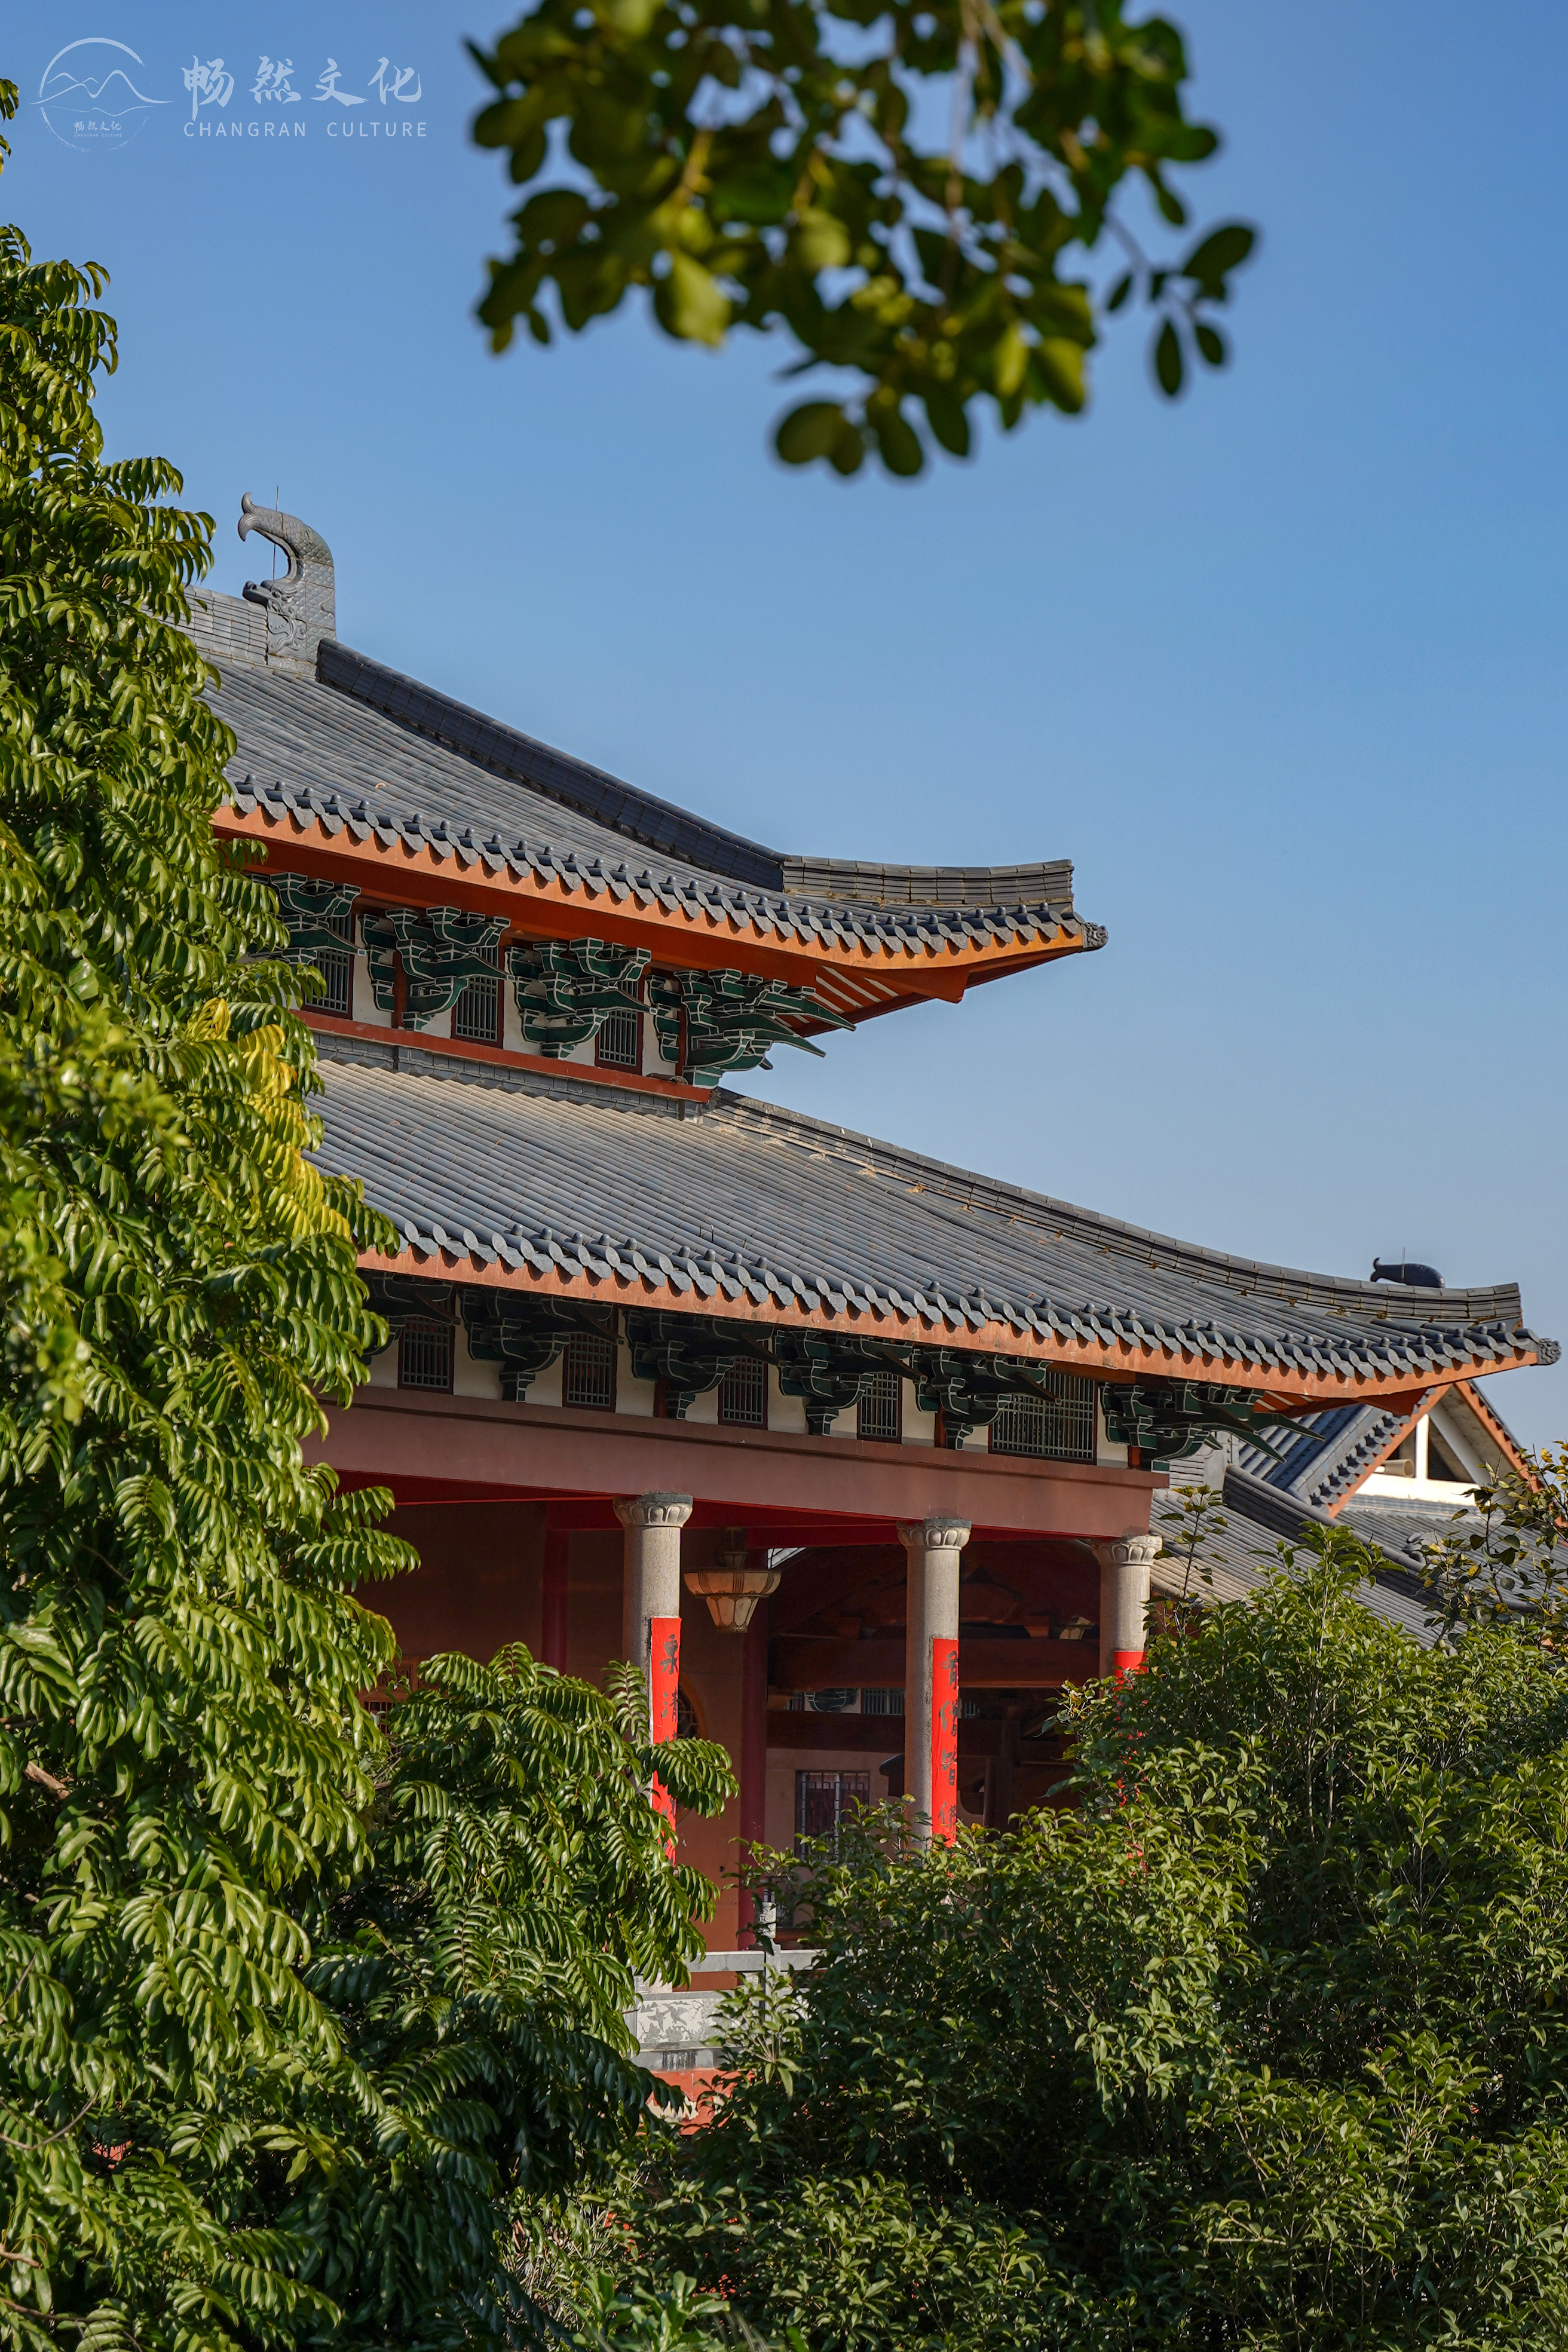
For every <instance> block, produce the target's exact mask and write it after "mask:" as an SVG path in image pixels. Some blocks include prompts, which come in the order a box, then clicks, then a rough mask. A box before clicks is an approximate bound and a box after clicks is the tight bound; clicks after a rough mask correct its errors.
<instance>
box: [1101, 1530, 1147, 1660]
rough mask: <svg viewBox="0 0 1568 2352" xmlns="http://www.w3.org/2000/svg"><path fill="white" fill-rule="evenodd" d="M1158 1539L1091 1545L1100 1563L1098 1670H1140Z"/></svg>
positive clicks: (1120, 1539) (1125, 1538)
mask: <svg viewBox="0 0 1568 2352" xmlns="http://www.w3.org/2000/svg"><path fill="white" fill-rule="evenodd" d="M1161 1540H1162V1539H1161V1538H1160V1537H1159V1536H1117V1537H1115V1538H1112V1539H1111V1540H1110V1541H1109V1542H1106V1543H1097V1544H1093V1545H1091V1546H1090V1549H1091V1550H1092V1551H1093V1553H1094V1556H1095V1558H1096V1559H1097V1560H1098V1561H1099V1562H1100V1673H1101V1674H1102V1675H1137V1674H1142V1671H1143V1654H1144V1651H1145V1649H1146V1647H1147V1641H1148V1637H1147V1635H1146V1633H1145V1632H1144V1618H1145V1614H1146V1612H1147V1611H1148V1607H1149V1570H1150V1566H1151V1564H1152V1561H1153V1559H1154V1557H1155V1554H1156V1553H1157V1552H1158V1551H1159V1549H1160V1547H1161Z"/></svg>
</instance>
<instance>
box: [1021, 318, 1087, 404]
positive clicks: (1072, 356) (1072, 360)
mask: <svg viewBox="0 0 1568 2352" xmlns="http://www.w3.org/2000/svg"><path fill="white" fill-rule="evenodd" d="M1084 356H1085V355H1084V350H1083V346H1082V344H1081V343H1072V342H1067V341H1064V340H1063V339H1062V338H1061V337H1060V336H1058V335H1047V336H1046V337H1045V338H1044V339H1043V341H1040V342H1038V343H1037V344H1036V346H1035V350H1034V354H1033V366H1034V368H1035V370H1036V371H1037V373H1038V375H1039V378H1040V382H1041V387H1042V389H1043V391H1044V394H1045V396H1046V397H1047V399H1048V400H1050V401H1052V402H1053V403H1054V404H1055V405H1056V406H1057V407H1058V408H1060V409H1063V410H1065V411H1066V413H1067V414H1068V415H1069V416H1076V415H1078V412H1079V409H1080V408H1081V407H1082V406H1083V404H1084V402H1085V400H1086V399H1087V397H1088V388H1087V386H1086V385H1085V383H1084V380H1083V369H1084Z"/></svg>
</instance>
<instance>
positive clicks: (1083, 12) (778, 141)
mask: <svg viewBox="0 0 1568 2352" xmlns="http://www.w3.org/2000/svg"><path fill="white" fill-rule="evenodd" d="M474 56H475V58H477V60H478V62H479V66H480V67H481V68H482V70H483V71H484V72H485V73H486V74H487V75H488V77H489V79H490V81H491V83H492V84H493V86H494V88H495V89H496V91H497V92H498V96H497V97H496V99H495V100H494V102H493V103H492V104H490V105H489V106H487V107H486V108H485V109H484V110H482V111H481V113H480V114H479V118H478V120H477V121H476V123H475V126H474V136H475V138H476V140H477V141H478V142H479V145H480V146H483V147H491V148H500V149H503V150H505V151H506V152H507V154H508V156H509V160H510V173H511V177H512V180H513V181H514V183H516V184H518V185H519V186H529V185H532V184H534V183H542V184H540V185H538V186H537V187H535V188H534V193H532V194H531V195H530V196H529V197H528V199H527V201H526V202H525V203H524V204H523V205H521V207H520V209H519V210H518V211H517V212H516V213H515V214H514V215H512V223H513V226H514V229H515V231H516V241H515V246H514V249H513V251H512V253H511V254H510V257H507V258H506V259H505V260H503V261H492V262H491V264H490V284H489V291H488V292H487V293H486V295H485V296H484V299H482V301H481V302H480V304H479V317H480V319H481V320H482V321H483V322H484V324H485V325H486V326H488V327H489V330H490V336H491V341H492V343H493V344H494V346H495V347H496V348H497V349H498V350H500V349H503V348H504V347H505V346H506V345H507V343H509V342H510V340H511V337H512V334H513V331H514V330H515V326H516V323H517V321H518V320H520V319H521V320H526V322H527V325H528V327H529V330H530V331H531V334H532V335H533V336H534V338H535V339H536V341H540V342H548V341H550V338H551V332H552V327H551V318H550V312H549V310H548V309H547V308H546V306H545V302H544V299H543V298H544V296H545V294H546V292H547V290H548V289H551V288H553V291H554V308H555V312H556V315H557V317H558V319H559V320H560V323H561V324H562V325H563V326H564V327H566V328H567V329H569V330H571V331H574V332H576V331H581V330H582V329H584V328H585V327H586V326H587V325H588V324H589V323H590V321H591V320H594V319H595V318H599V317H602V316H604V315H605V314H606V313H607V312H610V311H613V310H616V309H617V308H618V307H619V306H620V304H621V303H622V302H623V300H624V299H626V296H627V295H628V294H629V293H631V292H632V291H633V289H638V288H640V289H644V290H646V292H647V295H648V297H649V299H650V302H651V306H652V310H653V314H654V316H655V318H656V319H657V320H658V323H659V325H660V326H661V327H662V328H663V329H664V330H665V331H666V332H667V333H668V334H669V335H672V336H675V337H676V338H678V339H679V340H681V341H689V342H698V343H705V344H709V345H718V344H721V343H722V342H723V341H725V339H726V337H727V335H728V334H729V333H730V331H731V329H733V328H737V327H744V328H751V329H754V330H756V331H760V332H763V333H772V332H774V331H778V332H780V333H782V334H783V335H784V337H786V338H787V339H788V341H789V342H790V344H791V345H792V346H793V348H794V351H795V353H796V354H797V356H796V358H795V362H794V364H792V365H789V366H787V367H786V369H785V373H787V374H790V375H795V374H798V373H802V372H803V371H805V370H809V369H812V368H815V367H826V368H829V369H832V370H834V371H836V372H837V377H838V379H839V385H838V388H837V389H836V390H834V391H833V392H831V393H830V394H828V395H827V396H826V397H824V398H821V399H816V400H811V401H807V402H805V404H802V405H801V406H798V407H796V408H794V409H792V410H791V411H790V412H789V414H788V415H786V416H785V417H784V419H783V421H782V423H781V424H780V425H779V426H778V429H777V433H776V436H775V446H776V447H777V450H778V453H779V455H780V457H783V458H784V460H785V461H786V463H788V464H791V465H805V464H809V463H811V462H812V461H814V460H816V459H820V460H822V461H823V462H824V463H825V464H826V465H828V466H830V467H833V468H835V470H836V471H837V472H838V473H840V474H853V473H855V472H857V471H858V469H859V467H860V466H861V465H862V463H863V462H864V459H865V457H866V455H867V453H868V450H871V449H875V451H876V452H877V454H878V455H879V457H880V459H881V461H882V464H883V465H884V466H885V467H887V468H888V470H889V472H890V473H893V474H898V475H910V474H917V473H919V472H920V471H921V467H922V466H923V464H924V462H925V457H926V445H925V443H924V441H923V439H922V436H921V429H920V427H921V424H922V423H923V425H925V427H926V428H927V429H929V432H930V434H931V437H932V438H933V439H934V440H935V441H936V442H937V443H938V444H939V445H940V446H942V448H943V449H945V450H947V451H949V452H950V453H951V454H952V455H953V456H954V457H964V456H967V455H968V453H969V450H970V447H971V444H972V438H973V414H974V412H975V410H976V408H977V405H978V404H980V403H982V402H984V401H989V402H990V403H991V404H992V405H993V407H994V411H995V414H996V416H997V417H998V419H999V421H1000V423H1001V424H1002V425H1003V426H1004V428H1005V429H1007V430H1011V429H1012V428H1013V427H1014V426H1015V425H1017V424H1018V423H1019V422H1020V420H1021V419H1022V418H1023V417H1024V416H1025V415H1026V414H1027V413H1028V412H1029V411H1030V410H1031V409H1033V408H1037V407H1042V406H1047V407H1054V408H1056V409H1058V410H1061V411H1064V412H1066V413H1067V414H1068V415H1073V414H1076V413H1077V412H1078V410H1079V409H1080V408H1081V407H1082V406H1083V404H1084V402H1085V400H1086V399H1087V397H1088V383H1087V376H1086V362H1087V359H1088V355H1089V352H1090V351H1091V350H1092V349H1093V347H1094V345H1095V344H1096V342H1097V341H1098V340H1099V335H1100V321H1101V320H1102V319H1103V317H1104V316H1105V315H1106V314H1107V313H1109V312H1111V311H1115V310H1120V309H1121V306H1122V305H1123V304H1124V303H1125V302H1127V301H1128V300H1129V299H1131V298H1132V297H1133V296H1134V295H1136V296H1138V297H1140V298H1141V299H1142V301H1143V302H1144V303H1145V304H1146V305H1147V306H1148V307H1149V309H1150V310H1151V312H1152V320H1153V326H1152V341H1151V358H1152V365H1153V373H1154V377H1155V381H1156V383H1158V385H1159V387H1160V389H1161V390H1162V391H1163V393H1165V394H1167V395H1169V396H1174V395H1175V394H1177V393H1179V392H1180V391H1181V389H1182V387H1183V384H1184V382H1185V381H1186V378H1187V376H1188V374H1189V373H1190V371H1191V367H1192V364H1193V362H1194V360H1197V361H1201V362H1203V363H1204V364H1205V365H1207V366H1209V367H1220V366H1223V365H1224V364H1225V362H1226V359H1227V357H1228V352H1229V347H1228V344H1227V342H1226V337H1225V335H1224V333H1223V331H1222V330H1221V328H1220V326H1219V324H1218V321H1217V318H1216V316H1215V313H1216V311H1217V310H1220V309H1221V308H1223V306H1224V305H1225V304H1226V302H1227V301H1228V300H1229V299H1230V293H1231V281H1232V277H1233V273H1234V272H1235V271H1236V270H1237V268H1239V267H1240V265H1241V264H1242V263H1243V262H1245V261H1246V259H1247V256H1248V254H1249V253H1250V252H1251V250H1252V247H1253V244H1254V242H1255V236H1254V232H1253V230H1252V229H1250V228H1249V227H1247V226H1245V225H1244V224H1243V223H1240V222H1236V221H1231V222H1226V223H1223V224H1222V225H1220V226H1217V227H1215V228H1213V229H1210V230H1209V231H1207V232H1206V233H1205V234H1204V235H1202V236H1197V237H1195V238H1191V239H1188V240H1185V241H1184V243H1183V244H1182V245H1181V247H1178V248H1177V249H1176V250H1173V251H1172V252H1170V253H1169V254H1168V255H1166V256H1164V257H1161V258H1155V257H1152V256H1151V255H1149V254H1148V253H1146V252H1145V251H1144V249H1143V247H1142V244H1141V243H1140V242H1139V241H1138V239H1137V238H1136V237H1135V236H1134V235H1133V233H1132V229H1131V226H1130V224H1129V221H1128V219H1127V216H1126V210H1127V208H1126V205H1125V202H1124V199H1125V197H1126V194H1127V193H1128V184H1129V182H1132V183H1135V184H1136V183H1141V184H1142V186H1143V188H1144V189H1145V191H1146V192H1147V194H1148V195H1149V196H1150V197H1151V198H1152V203H1153V206H1154V208H1155V209H1156V210H1157V212H1158V214H1159V215H1160V217H1161V219H1162V221H1163V223H1165V224H1166V225H1167V226H1169V227H1171V228H1178V229H1179V228H1181V227H1183V226H1184V224H1185V222H1186V219H1187V211H1186V206H1185V204H1184V201H1183V199H1182V197H1181V196H1180V195H1179V194H1178V193H1177V191H1176V189H1175V187H1174V185H1173V180H1172V173H1173V171H1175V170H1177V169H1178V168H1180V167H1182V166H1184V165H1189V164H1194V163H1202V162H1203V161H1204V160H1205V158H1206V157H1207V156H1209V155H1212V154H1213V153H1214V152H1215V148H1216V147H1217V145H1218V139H1217V136H1216V134H1215V131H1213V130H1211V129H1209V128H1208V127H1206V126H1205V125H1203V124H1200V123H1195V122H1194V121H1190V120H1189V119H1188V117H1187V115H1186V113H1185V111H1184V93H1185V84H1186V81H1187V71H1188V69H1187V60H1186V52H1185V48H1184V44H1183V40H1182V37H1181V35H1180V34H1179V33H1178V31H1177V30H1176V28H1175V26H1173V25H1171V24H1169V23H1167V22H1166V21H1165V20H1164V19H1163V18H1161V17H1151V18H1149V19H1147V20H1146V21H1144V22H1143V23H1142V24H1132V23H1130V22H1129V21H1128V18H1127V16H1126V14H1125V12H1124V10H1123V8H1122V6H1121V4H1120V0H591V5H586V6H584V5H579V0H536V5H534V6H532V7H531V8H530V9H529V10H528V11H527V12H526V14H525V15H524V16H522V17H521V20H520V22H519V23H518V24H517V25H515V26H513V27H512V28H511V30H510V32H508V33H506V34H504V35H503V36H502V37H501V38H500V40H498V41H497V42H496V43H495V45H494V47H491V48H489V49H487V50H480V49H478V48H476V49H475V50H474ZM552 123H562V124H564V125H565V127H566V128H565V146H566V150H567V153H566V154H565V155H563V153H562V152H561V149H560V147H559V146H552V139H551V125H552ZM568 158H569V160H568ZM573 166H575V169H574V168H573ZM552 173H553V176H552ZM1107 247H1111V248H1113V249H1114V251H1115V254H1116V260H1115V262H1114V264H1113V268H1112V271H1111V272H1109V273H1108V272H1106V271H1104V270H1100V272H1099V273H1098V277H1099V279H1100V280H1103V281H1105V282H1103V283H1101V282H1097V278H1096V275H1095V274H1093V272H1092V270H1091V264H1092V263H1093V262H1094V261H1095V260H1096V259H1097V257H1099V256H1100V254H1101V253H1102V252H1103V251H1104V250H1105V249H1106V248H1107ZM846 377H847V379H848V383H847V388H846V387H845V386H844V381H843V380H844V379H845V378H846Z"/></svg>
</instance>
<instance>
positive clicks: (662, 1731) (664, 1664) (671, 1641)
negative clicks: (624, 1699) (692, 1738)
mask: <svg viewBox="0 0 1568 2352" xmlns="http://www.w3.org/2000/svg"><path fill="white" fill-rule="evenodd" d="M647 1695H648V1715H649V1718H650V1725H649V1727H650V1729H651V1731H652V1734H653V1744H654V1746H655V1747H656V1748H658V1747H660V1746H662V1744H663V1742H664V1741H665V1740H667V1739H673V1738H675V1737H676V1735H677V1734H678V1733H679V1729H680V1620H679V1617H652V1618H650V1619H649V1620H648V1674H647ZM648 1797H649V1800H650V1801H651V1803H652V1805H653V1809H654V1811H655V1812H656V1813H662V1814H663V1815H664V1817H665V1819H666V1821H668V1823H669V1828H670V1835H671V1839H672V1841H673V1837H674V1832H675V1803H674V1800H673V1799H672V1798H671V1796H670V1794H669V1791H668V1790H667V1789H666V1787H665V1785H664V1783H663V1781H662V1780H660V1779H659V1778H658V1774H657V1773H655V1775H654V1779H653V1785H652V1787H651V1788H650V1789H649V1790H648ZM669 1852H670V1853H671V1854H673V1853H674V1852H675V1847H674V1844H673V1843H671V1845H670V1847H669Z"/></svg>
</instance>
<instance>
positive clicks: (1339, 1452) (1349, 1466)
mask: <svg viewBox="0 0 1568 2352" xmlns="http://www.w3.org/2000/svg"><path fill="white" fill-rule="evenodd" d="M1400 1419H1401V1416H1400V1415H1399V1414H1398V1413H1394V1412H1384V1409H1383V1407H1382V1406H1381V1405H1373V1404H1351V1405H1337V1406H1335V1407H1333V1408H1332V1410H1331V1411H1330V1412H1319V1413H1313V1414H1312V1415H1311V1416H1310V1418H1309V1419H1308V1420H1306V1421H1304V1422H1303V1423H1301V1425H1300V1429H1298V1430H1292V1431H1283V1430H1276V1431H1272V1432H1270V1439H1271V1442H1272V1443H1273V1444H1274V1449H1275V1455H1274V1456H1271V1455H1269V1454H1265V1453H1264V1452H1263V1451H1262V1449H1261V1448H1260V1447H1258V1446H1256V1445H1247V1446H1244V1447H1243V1448H1242V1453H1241V1467H1242V1468H1243V1469H1244V1470H1246V1471H1249V1472H1250V1473H1251V1475H1253V1476H1254V1477H1255V1478H1260V1479H1262V1480H1263V1481H1264V1483H1265V1484H1266V1485H1268V1486H1273V1487H1275V1488H1277V1489H1278V1490H1279V1492H1281V1493H1283V1494H1288V1495H1293V1496H1296V1497H1297V1498H1298V1499H1299V1500H1300V1501H1301V1502H1303V1503H1310V1504H1311V1505H1312V1506H1313V1507H1315V1508H1317V1509H1327V1508H1328V1507H1329V1506H1330V1505H1331V1504H1332V1503H1334V1502H1336V1501H1337V1500H1338V1498H1339V1497H1340V1496H1342V1495H1344V1494H1347V1493H1348V1492H1349V1491H1350V1489H1351V1488H1352V1486H1355V1484H1356V1482H1357V1481H1358V1479H1360V1478H1362V1477H1363V1476H1365V1475H1366V1473H1367V1472H1368V1471H1369V1470H1370V1469H1371V1468H1372V1466H1373V1464H1374V1463H1375V1462H1376V1460H1377V1457H1378V1455H1379V1454H1381V1453H1382V1452H1383V1450H1384V1447H1385V1446H1386V1445H1387V1444H1389V1443H1390V1441H1391V1440H1392V1439H1393V1437H1394V1432H1395V1430H1397V1428H1398V1427H1399V1424H1400ZM1275 1456H1278V1457H1279V1458H1277V1459H1276V1458H1275Z"/></svg>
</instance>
